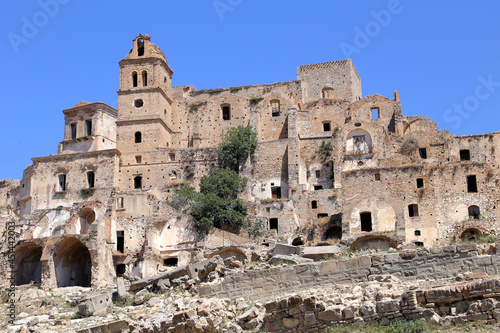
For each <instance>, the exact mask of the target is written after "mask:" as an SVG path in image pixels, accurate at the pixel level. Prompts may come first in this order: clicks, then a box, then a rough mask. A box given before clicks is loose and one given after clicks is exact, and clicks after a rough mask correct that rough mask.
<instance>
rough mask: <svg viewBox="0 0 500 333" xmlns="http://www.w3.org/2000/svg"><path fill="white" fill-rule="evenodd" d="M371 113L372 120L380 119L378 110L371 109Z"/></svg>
mask: <svg viewBox="0 0 500 333" xmlns="http://www.w3.org/2000/svg"><path fill="white" fill-rule="evenodd" d="M371 112H372V119H378V118H380V110H379V108H371Z"/></svg>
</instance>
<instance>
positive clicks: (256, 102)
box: [250, 96, 264, 105]
mask: <svg viewBox="0 0 500 333" xmlns="http://www.w3.org/2000/svg"><path fill="white" fill-rule="evenodd" d="M263 99H264V97H262V96H258V97H252V98H250V105H256V104H258V103H259V102H260V101H262V100H263Z"/></svg>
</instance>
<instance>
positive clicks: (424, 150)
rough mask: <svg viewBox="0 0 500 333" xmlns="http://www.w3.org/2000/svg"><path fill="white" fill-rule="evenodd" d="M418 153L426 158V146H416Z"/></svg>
mask: <svg viewBox="0 0 500 333" xmlns="http://www.w3.org/2000/svg"><path fill="white" fill-rule="evenodd" d="M418 154H419V155H420V158H423V159H426V158H427V148H418Z"/></svg>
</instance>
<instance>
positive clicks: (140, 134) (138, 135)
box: [134, 132, 142, 143]
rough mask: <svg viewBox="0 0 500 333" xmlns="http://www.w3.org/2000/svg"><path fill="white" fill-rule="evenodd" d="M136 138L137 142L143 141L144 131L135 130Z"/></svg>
mask: <svg viewBox="0 0 500 333" xmlns="http://www.w3.org/2000/svg"><path fill="white" fill-rule="evenodd" d="M134 138H135V143H141V142H142V133H141V132H135V134H134Z"/></svg>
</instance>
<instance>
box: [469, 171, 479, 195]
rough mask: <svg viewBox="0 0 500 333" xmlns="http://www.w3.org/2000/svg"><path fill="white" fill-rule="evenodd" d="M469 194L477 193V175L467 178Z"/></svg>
mask: <svg viewBox="0 0 500 333" xmlns="http://www.w3.org/2000/svg"><path fill="white" fill-rule="evenodd" d="M467 192H471V193H474V192H477V180H476V176H475V175H470V176H467Z"/></svg>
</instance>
